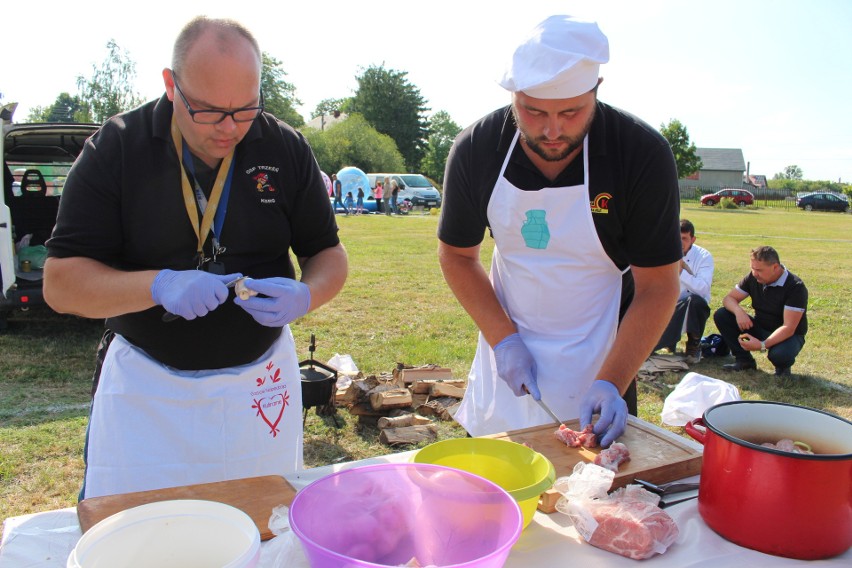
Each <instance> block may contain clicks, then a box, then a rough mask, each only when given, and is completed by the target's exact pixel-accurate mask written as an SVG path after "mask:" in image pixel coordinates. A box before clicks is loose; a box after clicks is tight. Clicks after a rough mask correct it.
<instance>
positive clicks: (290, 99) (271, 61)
mask: <svg viewBox="0 0 852 568" xmlns="http://www.w3.org/2000/svg"><path fill="white" fill-rule="evenodd" d="M262 59H263V67H262V69H261V72H260V89H261V91H263V101H264V106H265V109H266V111H267V112H269V113H271V114H273V115H274V116H275V117H276V118H278V119H280V120H283V121H284V122H286V123H287V124H289V125H290V126H292V127H293V128H300V127H301V126H303V125H304V124H305V119H304V117H303V116H302V115H301V114H299V113H298V112H297V111H296V107H297V106H299V105H301V104H302V101H300V100H299V99H298V98H296V87H295V86H293V84H292V83H288V82H287V81H286V80H285V79H284V77H286V75H287V73H286V72H285V71H284V70H283V69H282V68H281V61H279V60H278V59H275V58H274V57H272V56H271V55H269V54H268V53H266V52H264V53H263V57H262Z"/></svg>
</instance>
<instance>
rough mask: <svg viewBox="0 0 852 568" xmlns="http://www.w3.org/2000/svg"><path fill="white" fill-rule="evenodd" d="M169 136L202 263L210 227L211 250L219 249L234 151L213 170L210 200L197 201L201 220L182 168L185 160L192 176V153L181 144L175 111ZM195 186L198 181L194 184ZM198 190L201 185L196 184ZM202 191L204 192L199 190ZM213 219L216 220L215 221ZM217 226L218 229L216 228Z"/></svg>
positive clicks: (184, 201) (181, 139)
mask: <svg viewBox="0 0 852 568" xmlns="http://www.w3.org/2000/svg"><path fill="white" fill-rule="evenodd" d="M171 131H172V140H173V141H174V143H175V148H176V149H177V155H178V161H179V162H180V166H181V168H180V173H181V178H180V181H181V189H182V191H183V203H184V206H186V213H187V215H189V220H190V222H191V223H192V228H193V230H194V231H195V236H196V237H197V238H198V248H197V253H198V259H199V260H198V263H199V266H201V265H202V264H203V263H204V260H205V259H204V242H205V241H206V240H207V235H208V234H210V229H211V228H212V229H213V241H214V243H213V244H214V250H213V254H214V256H215V254H216V253H217V252H219V251H218V250H217V249H218V248H219V243H218V238H217V237H218V233H219V232H220V231H221V230H222V223H223V222H224V220H225V212H226V211H227V209H228V194H229V193H230V188H231V177H232V175H233V173H234V164H233V158H234V152H233V150H232V151H231V152H230V153H229V154H228V155H227V156H225V158H224V159H223V160H222V163H221V164H220V165H219V173H217V174H216V181H215V183H214V184H213V191H212V192H211V193H210V201H209V202H208V203H207V204H206V206H205V205H203V202H202V201H199V202H198V206H199V207H200V208H201V209H202V212H201V214H202V218H201V223H200V224H199V222H198V209H197V208H196V194H195V192H194V191H193V188H192V186H190V184H189V177H188V176H187V175H186V170H184V160H185V161H186V165H187V167H189V169H190V173H192V175H193V178H194V177H195V171H194V170H195V168H194V167H193V165H192V157H191V156H190V155H189V150H188V149H186V148H185V147H184V145H183V136H181V133H180V130H179V129H178V126H177V123H176V122H175V118H174V115H172V126H171ZM196 187H197V184H196ZM198 189H199V191H200V188H198ZM202 195H203V193H202ZM223 196H224V204H223V207H222V208H221V209H219V202H220V201H222V198H223ZM214 221H215V222H214ZM217 227H218V230H217Z"/></svg>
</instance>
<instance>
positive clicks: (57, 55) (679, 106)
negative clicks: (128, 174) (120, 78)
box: [0, 0, 852, 183]
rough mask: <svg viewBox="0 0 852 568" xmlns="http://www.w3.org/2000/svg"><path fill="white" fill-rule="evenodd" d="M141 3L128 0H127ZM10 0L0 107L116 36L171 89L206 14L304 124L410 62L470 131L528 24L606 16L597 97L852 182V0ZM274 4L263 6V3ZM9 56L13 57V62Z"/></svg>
mask: <svg viewBox="0 0 852 568" xmlns="http://www.w3.org/2000/svg"><path fill="white" fill-rule="evenodd" d="M131 5H133V4H131ZM135 5H136V6H139V7H140V8H142V7H144V10H132V9H125V8H117V6H127V5H126V4H124V5H122V4H120V3H119V4H116V3H115V2H106V1H104V0H89V1H86V0H82V1H78V2H73V3H71V2H67V1H66V2H57V1H53V0H47V1H42V2H26V3H15V5H14V8H12V9H11V11H10V12H9V15H10V16H11V19H12V20H13V22H12V23H11V24H8V23H7V25H4V26H3V30H2V31H0V39H2V41H3V45H4V46H5V47H4V53H5V55H6V61H4V64H3V65H2V68H0V93H2V95H3V98H2V101H3V102H10V101H18V102H19V103H20V106H19V110H18V112H17V113H16V118H17V119H18V120H24V119H25V118H26V114H27V112H28V109H29V107H31V106H44V105H48V104H51V103H52V102H53V101H54V99H55V98H56V95H58V94H59V93H60V92H62V91H67V92H70V93H72V94H74V93H76V80H75V79H76V77H77V76H78V75H84V76H87V77H88V76H90V75H91V72H92V66H93V65H100V63H101V62H102V61H103V59H104V58H105V56H106V53H107V51H106V44H107V42H108V41H109V40H110V39H114V40H115V41H116V42H117V43H118V45H119V46H120V47H122V48H123V49H125V50H127V51H128V52H129V55H130V58H131V59H132V60H133V61H135V62H136V67H137V81H136V86H137V90H138V91H139V93H140V94H141V95H143V96H144V97H146V98H155V97H157V96H159V95H160V94H161V93H162V91H163V86H162V79H161V77H160V71H161V69H162V68H163V67H167V66H168V65H169V61H170V57H171V46H172V42H173V40H174V37H175V35H176V34H177V32H178V31H179V29H180V27H181V26H182V25H183V24H184V23H185V22H186V21H187V20H189V19H190V18H191V17H193V16H194V15H196V14H198V13H200V12H199V10H203V11H204V13H207V14H208V15H211V16H227V17H233V18H237V19H239V20H241V21H242V22H243V23H245V24H246V25H247V26H248V27H249V28H251V29H252V30H253V31H254V32H255V34H256V35H257V37H258V40H259V41H260V44H261V48H262V49H263V50H264V51H266V52H268V53H269V54H271V55H272V56H274V57H276V58H277V59H279V60H281V61H282V62H283V68H284V70H285V71H286V72H287V73H288V77H287V78H288V80H289V81H290V82H292V83H293V84H294V85H295V86H296V94H297V96H298V97H299V98H300V99H301V100H302V101H303V102H304V105H303V107H302V108H301V109H300V110H302V114H303V115H305V117H306V118H309V114H310V112H311V111H312V110H313V109H314V108H315V107H316V104H317V103H318V102H319V101H320V100H322V99H325V98H341V97H346V96H350V95H352V93H353V91H354V89H355V88H356V86H357V84H356V81H355V76H356V75H357V74H359V73H360V70H361V69H362V68H366V67H369V66H370V65H381V64H384V65H385V66H386V67H388V68H391V69H396V70H400V71H407V72H408V78H409V80H410V81H411V82H412V83H413V84H414V85H416V86H417V87H418V88H419V89H420V91H421V94H422V95H423V96H424V98H426V99H427V101H428V104H429V106H431V108H432V111H438V110H446V111H447V112H449V113H450V115H451V116H452V117H453V119H454V120H455V121H456V122H458V123H459V124H460V125H462V126H466V125H468V124H470V123H471V122H473V121H475V120H476V119H477V118H479V117H480V116H482V115H484V114H486V113H488V112H490V111H491V110H494V109H495V108H497V107H499V106H502V105H504V104H507V103H508V101H509V95H508V93H506V92H505V91H504V90H503V89H501V88H500V87H499V86H498V85H497V84H496V79H497V78H498V77H499V76H500V74H501V72H502V70H503V67H504V64H505V62H506V61H507V59H508V58H509V57H510V55H511V52H512V50H513V48H514V46H515V44H516V43H517V41H518V40H519V38H521V37H522V36H523V35H524V34H526V33H527V32H528V31H529V30H530V29H531V28H532V27H533V26H534V25H535V24H536V23H538V22H539V21H541V20H543V19H544V18H545V17H547V16H549V15H551V14H557V13H563V14H564V13H568V14H576V15H580V16H583V17H586V18H589V19H594V20H596V21H598V23H599V25H600V27H601V29H602V30H603V31H604V33H606V34H607V36H608V37H609V41H610V55H611V57H610V63H608V64H606V65H604V66H603V67H602V70H601V75H602V76H603V77H604V83H603V85H601V88H600V90H599V97H600V98H601V100H603V101H605V102H608V103H610V104H613V105H615V106H618V107H621V108H623V109H625V110H627V111H629V112H632V113H633V114H635V115H637V116H639V117H640V118H642V119H644V120H646V121H647V122H648V123H650V124H651V125H652V126H654V127H656V128H659V126H660V125H661V124H662V123H664V122H668V121H669V120H670V119H673V118H676V119H678V120H680V121H681V122H682V123H683V124H684V125H685V126H686V128H687V130H688V131H689V134H690V137H691V139H692V141H693V142H694V143H695V144H696V145H697V146H699V147H712V148H741V149H742V150H743V154H744V156H745V159H746V162H748V163H749V164H750V171H751V173H752V174H763V175H766V176H768V177H772V176H773V175H774V174H775V173H776V172H779V171H782V170H783V169H784V167H786V166H788V165H791V164H796V165H798V166H799V167H801V168H802V170H803V172H804V175H805V178H807V179H830V180H832V181H837V180H838V179H842V181H844V182H847V183H848V182H850V181H852V112H850V111H852V104H850V102H849V101H850V100H852V2H849V1H846V0H808V1H805V0H799V1H792V0H716V1H690V0H644V1H638V0H633V1H629V0H595V1H592V0H587V1H571V0H561V1H554V0H533V1H528V2H508V1H505V0H491V1H490V2H483V1H478V0H477V1H473V0H430V1H428V2H425V1H424V2H416V1H415V2H410V1H400V0H395V1H388V0H363V1H361V2H355V1H350V2H343V1H337V0H327V1H322V0H314V1H313V2H305V1H304V0H300V1H298V2H292V1H289V0H280V1H279V2H275V3H267V2H262V3H261V2H242V3H239V2H233V1H229V2H224V1H220V0H209V1H207V2H204V3H200V4H199V3H183V2H174V1H170V2H164V1H161V0H149V1H148V2H145V3H136V4H135ZM261 6H263V8H261ZM9 58H12V60H11V61H10V60H9Z"/></svg>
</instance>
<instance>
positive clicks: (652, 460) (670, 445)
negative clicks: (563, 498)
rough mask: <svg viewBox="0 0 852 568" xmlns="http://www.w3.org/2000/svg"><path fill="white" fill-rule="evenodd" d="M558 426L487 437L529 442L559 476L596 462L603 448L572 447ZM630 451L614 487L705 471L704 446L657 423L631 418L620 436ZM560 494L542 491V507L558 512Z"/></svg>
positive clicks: (572, 423) (577, 425)
mask: <svg viewBox="0 0 852 568" xmlns="http://www.w3.org/2000/svg"><path fill="white" fill-rule="evenodd" d="M565 425H566V426H568V427H569V428H571V429H572V430H579V428H580V421H579V419H575V420H569V421H566V422H565ZM557 428H558V426H556V425H554V424H549V425H545V426H535V427H533V428H525V429H523V430H513V431H511V432H503V433H500V434H493V435H491V436H485V437H487V438H498V439H504V440H511V441H513V442H517V443H519V444H526V445H527V446H529V447H531V448H532V449H534V450H535V451H537V452H538V453H540V454H542V455H544V456H545V457H547V459H549V460H550V461H551V462H552V463H553V467H554V468H555V469H556V477H563V476H567V475H571V472H572V471H573V469H574V466H575V465H577V464H578V463H579V462H583V461H584V462H594V461H595V456H596V455H597V454H599V453H600V451H601V450H602V448H592V449H588V448H571V447H569V446H566V445H565V444H564V443H562V442H561V441H560V440H558V439H557V438H556V436H555V435H554V432H556V429H557ZM618 441H619V442H621V443H623V444H624V445H626V446H627V448H628V449H629V450H630V461H629V462H627V463H625V464H622V465H621V467H620V468H619V471H618V472H617V473H616V474H615V479H613V481H612V489H617V488H619V487H623V486H625V485H627V484H629V483H632V482H633V480H634V479H637V478H638V479H643V480H645V481H650V482H651V483H665V482H667V481H674V480H676V479H683V478H684V477H689V476H691V475H697V474H698V473H700V472H701V460H702V453H701V450H700V449H696V448H695V447H693V446H691V445H689V444H688V443H687V441H686V440H681V439H679V437H678V436H677V435H676V434H673V433H671V432H668V431H666V430H663V429H661V428H658V427H657V426H654V425H653V424H650V423H648V422H645V421H644V420H639V419H637V418H633V417H630V419H629V420H628V422H627V429H626V430H625V432H624V434H623V435H622V436H621V437H620V438H619V439H618ZM559 497H560V494H559V493H558V492H556V491H555V490H553V489H550V490H548V491H546V492H545V493H543V494H542V496H541V501H540V502H539V506H538V508H539V510H540V511H543V512H545V513H552V512H554V511H555V510H556V509H555V506H556V501H558V500H559Z"/></svg>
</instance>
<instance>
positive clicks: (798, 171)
mask: <svg viewBox="0 0 852 568" xmlns="http://www.w3.org/2000/svg"><path fill="white" fill-rule="evenodd" d="M803 177H804V176H803V174H802V168H800V167H799V166H797V165H792V166H787V167H786V168H784V171H783V172H778V173H777V174H775V177H773V178H772V179H803Z"/></svg>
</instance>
